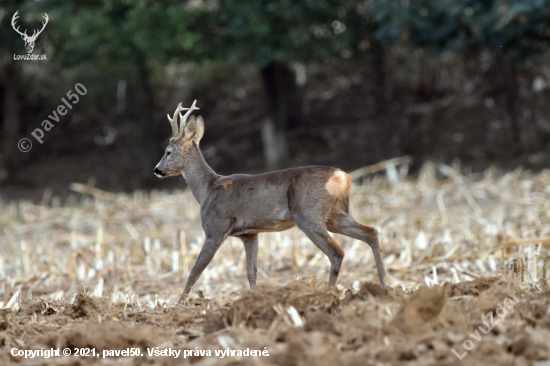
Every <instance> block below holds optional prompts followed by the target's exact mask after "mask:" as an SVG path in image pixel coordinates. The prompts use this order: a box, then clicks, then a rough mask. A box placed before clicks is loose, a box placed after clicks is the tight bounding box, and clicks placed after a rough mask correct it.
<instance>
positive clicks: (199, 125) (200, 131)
mask: <svg viewBox="0 0 550 366" xmlns="http://www.w3.org/2000/svg"><path fill="white" fill-rule="evenodd" d="M203 135H204V120H203V119H202V116H198V117H197V122H196V126H195V136H194V137H193V140H194V141H195V144H197V146H199V142H200V140H201V139H202V136H203Z"/></svg>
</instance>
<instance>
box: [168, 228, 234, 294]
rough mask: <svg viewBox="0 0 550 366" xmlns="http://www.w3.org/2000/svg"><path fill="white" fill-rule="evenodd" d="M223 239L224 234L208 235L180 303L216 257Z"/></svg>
mask: <svg viewBox="0 0 550 366" xmlns="http://www.w3.org/2000/svg"><path fill="white" fill-rule="evenodd" d="M223 240H224V236H221V237H220V236H219V235H218V237H208V236H207V237H206V240H205V241H204V244H203V245H202V248H201V251H200V253H199V256H198V257H197V261H196V262H195V264H194V265H193V268H191V271H190V272H189V277H188V278H187V283H186V284H185V288H184V290H183V293H182V294H181V297H180V299H179V300H178V303H181V302H182V301H184V300H185V298H186V297H187V295H188V294H189V291H191V288H192V287H193V285H194V284H195V282H197V280H198V279H199V277H200V276H201V274H202V272H203V271H204V269H205V268H206V266H208V264H209V263H210V262H211V261H212V258H214V254H216V252H217V251H218V248H219V247H220V246H221V245H222V243H223Z"/></svg>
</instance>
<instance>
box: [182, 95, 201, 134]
mask: <svg viewBox="0 0 550 366" xmlns="http://www.w3.org/2000/svg"><path fill="white" fill-rule="evenodd" d="M196 103H197V100H196V99H195V101H194V102H193V105H191V108H183V109H182V111H187V113H185V115H184V116H182V115H181V114H180V135H179V136H178V138H180V137H182V136H183V131H184V128H185V124H186V123H187V118H189V115H190V114H191V113H193V111H196V110H199V109H200V108H197V107H195V104H196Z"/></svg>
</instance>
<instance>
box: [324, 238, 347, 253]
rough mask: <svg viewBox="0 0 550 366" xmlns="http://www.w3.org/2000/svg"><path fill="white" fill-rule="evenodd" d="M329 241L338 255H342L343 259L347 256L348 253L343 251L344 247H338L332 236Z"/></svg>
mask: <svg viewBox="0 0 550 366" xmlns="http://www.w3.org/2000/svg"><path fill="white" fill-rule="evenodd" d="M327 240H328V242H329V244H330V245H332V247H333V248H334V249H336V251H337V252H338V254H340V255H341V256H342V257H343V256H344V255H345V254H346V252H344V249H342V247H341V246H340V245H338V243H337V242H336V240H334V239H332V238H331V237H330V236H329V237H328V238H327Z"/></svg>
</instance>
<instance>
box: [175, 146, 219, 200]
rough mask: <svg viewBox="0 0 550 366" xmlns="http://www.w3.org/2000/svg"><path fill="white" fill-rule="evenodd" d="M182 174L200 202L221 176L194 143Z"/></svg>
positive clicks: (188, 152) (188, 153)
mask: <svg viewBox="0 0 550 366" xmlns="http://www.w3.org/2000/svg"><path fill="white" fill-rule="evenodd" d="M182 175H183V178H185V181H186V182H187V185H188V186H189V188H190V189H191V192H192V193H193V196H195V199H196V200H197V201H198V202H199V204H202V203H203V202H204V200H205V199H206V197H207V196H208V193H209V191H210V189H211V187H212V185H213V184H214V182H215V181H216V180H217V179H218V178H219V175H218V174H216V173H215V172H214V171H213V170H212V168H210V166H209V165H208V164H207V163H206V161H205V160H204V157H203V156H202V154H201V151H200V149H199V147H198V146H197V145H195V144H194V143H193V144H192V145H191V147H190V148H189V150H188V151H187V154H186V158H185V161H184V165H183V171H182Z"/></svg>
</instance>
